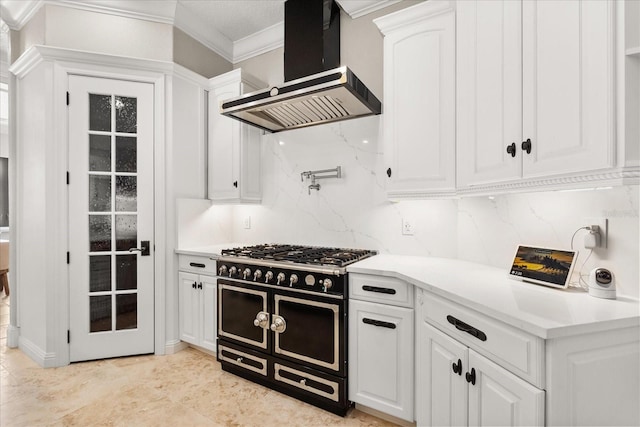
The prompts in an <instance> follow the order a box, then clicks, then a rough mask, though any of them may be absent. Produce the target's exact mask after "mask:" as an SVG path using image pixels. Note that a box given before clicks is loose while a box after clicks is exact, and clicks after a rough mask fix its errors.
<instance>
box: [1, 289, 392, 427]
mask: <svg viewBox="0 0 640 427" xmlns="http://www.w3.org/2000/svg"><path fill="white" fill-rule="evenodd" d="M0 298H1V300H0V320H1V321H2V324H1V325H0V331H1V335H0V337H1V338H0V426H3V427H13V426H59V425H63V426H67V425H78V426H261V427H262V426H265V427H266V426H276V425H277V426H391V425H393V424H390V423H388V422H386V421H383V420H381V419H379V418H375V417H372V416H370V415H368V414H365V413H363V412H360V411H358V410H352V411H351V412H350V413H349V414H347V416H346V417H345V418H342V417H338V416H336V415H333V414H331V413H329V412H326V411H323V410H321V409H318V408H315V407H313V406H311V405H307V404H306V403H303V402H300V401H298V400H296V399H293V398H290V397H288V396H285V395H283V394H280V393H278V392H275V391H272V390H269V389H267V388H264V387H262V386H259V385H257V384H253V383H251V382H249V381H246V380H244V379H242V378H239V377H237V376H235V375H231V374H229V373H227V372H223V371H222V370H221V369H220V364H219V363H217V362H216V361H215V358H214V357H212V356H209V355H206V354H204V353H201V352H199V351H197V350H195V349H191V348H189V349H186V350H184V351H181V352H179V353H176V354H173V355H168V356H136V357H126V358H119V359H109V360H101V361H96V362H85V363H73V364H71V365H69V366H66V367H62V368H50V369H43V368H40V367H39V366H38V365H36V364H35V363H34V362H33V361H32V360H31V359H30V358H29V357H27V356H26V355H25V354H24V353H22V352H21V351H20V350H18V349H10V348H7V346H6V326H7V324H8V323H9V299H8V298H6V297H5V296H4V294H2V297H0Z"/></svg>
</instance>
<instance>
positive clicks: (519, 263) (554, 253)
mask: <svg viewBox="0 0 640 427" xmlns="http://www.w3.org/2000/svg"><path fill="white" fill-rule="evenodd" d="M574 258H575V252H573V251H561V250H556V249H545V248H533V247H528V246H520V247H518V251H517V253H516V256H515V259H514V261H513V265H512V267H511V272H510V274H511V275H512V276H516V277H520V278H522V279H525V280H527V279H528V280H531V281H535V282H543V284H550V285H556V286H562V287H564V286H565V285H566V282H567V279H568V277H569V274H570V273H571V268H572V266H573V261H574Z"/></svg>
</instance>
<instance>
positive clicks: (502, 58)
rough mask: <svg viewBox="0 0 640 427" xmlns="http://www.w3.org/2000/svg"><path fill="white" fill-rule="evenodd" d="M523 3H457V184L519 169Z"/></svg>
mask: <svg viewBox="0 0 640 427" xmlns="http://www.w3.org/2000/svg"><path fill="white" fill-rule="evenodd" d="M521 5H522V4H521V2H520V1H479V2H475V1H462V2H458V4H457V8H456V37H457V39H456V49H457V50H456V54H457V90H456V98H457V104H456V107H457V124H456V125H457V136H456V138H457V147H458V153H457V162H458V184H459V186H462V187H465V186H471V185H473V184H483V183H491V182H498V181H504V180H512V179H519V178H520V177H521V175H522V151H521V149H520V145H521V142H522V46H521V34H522V17H521V9H522V8H521ZM511 144H514V145H513V146H511ZM508 146H509V147H515V149H514V151H513V153H514V154H515V156H512V155H511V154H510V153H508V152H507V147H508Z"/></svg>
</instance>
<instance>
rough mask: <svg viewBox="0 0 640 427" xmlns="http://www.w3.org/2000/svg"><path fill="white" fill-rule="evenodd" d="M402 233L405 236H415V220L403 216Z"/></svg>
mask: <svg viewBox="0 0 640 427" xmlns="http://www.w3.org/2000/svg"><path fill="white" fill-rule="evenodd" d="M402 234H403V235H405V236H413V221H412V220H410V219H405V218H402Z"/></svg>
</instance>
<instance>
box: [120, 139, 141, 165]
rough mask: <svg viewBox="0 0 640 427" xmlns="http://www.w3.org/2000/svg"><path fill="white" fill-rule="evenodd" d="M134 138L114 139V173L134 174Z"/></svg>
mask: <svg viewBox="0 0 640 427" xmlns="http://www.w3.org/2000/svg"><path fill="white" fill-rule="evenodd" d="M136 168H137V157H136V137H131V136H117V137H116V172H136Z"/></svg>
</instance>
